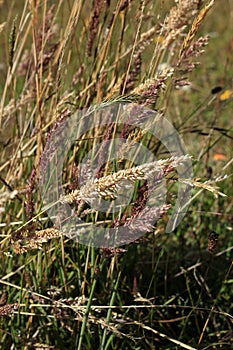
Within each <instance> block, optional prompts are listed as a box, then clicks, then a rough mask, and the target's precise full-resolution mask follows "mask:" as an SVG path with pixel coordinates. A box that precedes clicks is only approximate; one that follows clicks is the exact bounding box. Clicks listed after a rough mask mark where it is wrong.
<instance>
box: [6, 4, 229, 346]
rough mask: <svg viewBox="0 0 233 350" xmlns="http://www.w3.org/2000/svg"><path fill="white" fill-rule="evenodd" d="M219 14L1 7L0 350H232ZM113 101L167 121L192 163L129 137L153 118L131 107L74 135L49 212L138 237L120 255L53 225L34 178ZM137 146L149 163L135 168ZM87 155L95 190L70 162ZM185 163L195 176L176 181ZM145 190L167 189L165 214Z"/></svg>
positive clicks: (224, 75) (204, 7)
mask: <svg viewBox="0 0 233 350" xmlns="http://www.w3.org/2000/svg"><path fill="white" fill-rule="evenodd" d="M224 11H225V13H229V14H230V13H231V12H230V11H232V5H231V3H230V2H228V1H226V2H224V5H219V4H218V2H217V1H214V0H211V1H202V0H193V1H187V0H178V1H175V2H173V1H169V2H164V1H160V2H154V1H150V0H142V1H120V0H119V1H117V0H114V1H106V0H98V1H97V0H94V1H93V2H87V1H86V2H85V1H74V0H71V1H68V2H67V1H64V0H60V1H58V2H54V4H52V3H51V2H50V1H48V0H45V1H29V0H26V1H24V2H23V3H22V4H21V3H20V4H19V3H12V4H10V3H9V2H7V1H0V12H1V14H0V44H1V45H2V47H4V50H2V52H1V53H0V69H1V76H0V91H1V102H0V125H1V130H0V137H1V143H0V152H1V162H0V172H1V175H0V183H1V185H0V186H1V187H0V216H1V222H2V223H1V241H0V249H1V269H0V271H1V276H0V282H1V286H2V290H3V293H2V297H1V299H0V317H1V320H0V322H1V323H0V328H1V330H0V333H1V337H0V346H1V348H2V349H42V348H45V349H49V348H50V349H52V348H54V349H63V348H67V349H78V350H80V349H91V348H92V349H101V350H103V349H155V348H156V349H169V350H170V349H171V350H172V349H178V347H179V348H184V349H208V348H210V347H211V349H227V348H230V347H231V346H232V318H233V316H232V315H231V314H230V312H229V310H230V309H231V306H232V305H231V303H232V301H231V299H232V292H231V288H230V285H231V284H232V275H231V274H232V270H231V268H232V261H231V255H230V254H231V252H232V247H233V242H232V204H233V202H232V186H231V182H232V156H233V154H232V119H231V109H232V108H231V107H232V90H233V86H232V68H231V67H232V55H231V54H232V49H233V44H232V38H231V37H230V34H229V35H227V34H226V31H224V30H223V28H224V25H225V18H226V16H225V13H224ZM216 13H217V14H221V20H219V22H218V23H214V20H215V16H216ZM230 22H231V21H230V19H229V23H230ZM211 23H214V24H213V25H212V24H211ZM215 32H216V33H217V34H216V33H215ZM222 33H224V40H223V39H222V40H221V42H220V36H222ZM214 35H219V37H217V38H216V39H215V38H214ZM218 45H224V46H223V48H224V50H225V53H224V54H223V52H224V50H223V49H221V50H220V49H219V56H220V59H219V61H218V60H217V58H218V57H217V58H216V54H215V52H212V51H211V50H215V47H216V48H218V47H219V46H218ZM211 53H212V54H211ZM197 59H198V60H197ZM200 63H202V64H200ZM219 85H220V87H218V88H216V89H215V86H219ZM211 90H212V93H211ZM120 103H132V106H135V104H138V105H140V107H142V108H143V107H146V106H147V107H149V108H150V109H151V110H152V111H157V112H158V115H159V116H160V117H161V118H164V117H167V118H168V119H169V120H170V121H171V123H172V124H173V125H174V126H175V127H176V129H177V130H178V132H179V134H180V135H181V136H182V137H183V139H184V142H185V145H186V146H187V149H188V153H189V154H190V155H192V157H191V156H188V155H187V154H184V155H183V156H178V155H173V154H169V152H168V150H167V149H166V147H165V146H164V145H163V144H162V143H161V142H160V141H159V140H158V139H157V138H156V137H154V136H153V135H151V134H150V133H148V132H147V131H146V130H142V129H140V128H138V127H134V126H133V125H132V124H133V122H137V123H138V124H137V125H139V124H140V123H143V122H146V118H148V116H149V115H146V113H145V114H144V115H142V116H141V119H140V118H139V116H138V114H137V113H136V114H134V113H133V111H134V110H133V108H134V107H132V113H131V114H130V118H131V119H129V120H128V121H126V122H125V123H124V124H123V125H116V123H114V122H112V120H111V123H109V124H108V125H107V126H101V127H96V125H95V127H93V128H90V129H89V130H88V131H87V132H85V134H83V135H82V136H81V137H80V138H78V139H77V140H75V143H74V144H73V145H72V147H71V148H70V149H69V151H68V153H67V157H66V159H65V163H64V164H63V172H62V182H63V185H62V186H63V191H64V192H63V195H62V196H61V197H59V198H58V202H59V203H69V204H70V205H71V206H72V210H73V211H74V213H76V215H80V217H82V219H83V220H84V221H85V224H86V225H89V226H90V225H92V224H96V225H101V224H104V225H106V226H107V227H109V228H119V227H124V228H125V227H128V226H127V225H131V227H133V230H134V231H133V232H141V233H142V234H141V237H140V238H138V237H137V240H136V241H135V242H131V243H130V244H129V245H127V246H124V247H123V248H115V247H110V248H106V247H105V248H104V247H103V248H102V249H97V248H95V247H91V246H89V247H85V246H83V245H82V244H81V243H80V242H74V241H73V240H71V239H68V238H67V237H66V236H65V235H64V234H63V232H61V230H60V228H59V227H56V226H54V223H53V222H52V220H50V218H48V216H47V215H46V210H45V207H43V205H45V203H43V201H42V198H41V193H40V191H39V183H40V179H41V178H43V176H44V173H43V171H44V169H46V167H47V166H48V165H49V164H50V163H51V162H52V160H53V155H54V147H55V148H56V147H58V146H59V142H58V143H57V144H56V143H53V140H54V135H59V134H58V132H59V131H60V130H62V128H63V127H64V125H66V124H65V123H66V122H67V121H69V120H71V117H72V115H73V113H75V112H76V111H77V110H79V111H81V110H83V109H84V108H87V111H88V110H89V109H88V108H90V107H93V106H94V108H93V110H94V111H95V109H96V110H97V109H98V108H99V109H101V108H102V107H105V106H111V105H114V104H120ZM134 118H135V119H134ZM136 119H137V120H136ZM149 120H150V123H151V119H149ZM74 135H75V134H74ZM114 138H115V139H116V138H123V139H125V140H127V143H126V144H122V145H121V147H120V148H119V149H118V153H117V155H118V156H117V159H115V160H112V158H111V152H110V151H109V150H108V149H107V148H106V146H105V145H106V144H109V145H110V146H112V147H113V141H112V140H114ZM63 141H64V140H63V139H60V142H63ZM139 145H143V147H145V148H146V149H147V150H148V151H149V152H151V154H153V156H154V157H156V158H157V160H156V161H147V158H146V156H145V159H143V160H144V162H143V163H142V164H139V165H138V164H134V161H135V160H136V159H137V152H140V146H139ZM95 147H96V148H95ZM110 148H111V147H110ZM93 149H98V152H96V153H95V152H92V153H91V150H93ZM134 149H135V150H136V151H135V152H134V153H135V154H134V155H133V157H132V159H130V160H128V159H127V156H128V155H129V154H130V152H131V150H134ZM108 152H109V153H108ZM90 154H91V155H92V159H91V160H93V162H94V164H97V168H98V169H97V171H96V178H95V179H92V178H91V174H90V173H89V170H88V169H89V168H88V164H87V166H86V168H85V167H84V168H83V169H82V171H81V170H80V167H79V165H80V163H81V162H82V161H83V159H85V157H86V156H87V155H90ZM219 155H220V156H219ZM191 158H192V160H193V169H194V179H190V178H188V179H186V178H178V176H177V175H176V172H177V168H179V167H182V165H183V163H185V161H187V160H190V159H191ZM106 159H107V161H106V162H105V161H103V160H106ZM81 177H82V186H81V187H80V188H79V185H78V184H79V179H80V178H81ZM151 179H152V180H153V183H154V188H160V187H159V186H161V184H162V182H163V181H165V180H166V187H167V194H166V203H162V204H161V203H160V205H158V206H153V207H150V208H147V210H144V208H145V205H146V203H147V199H148V195H149V194H150V191H152V189H150V188H149V187H148V182H147V181H149V180H151ZM182 184H183V185H184V186H189V187H190V188H191V187H192V194H193V196H192V198H191V199H190V201H189V210H188V212H187V214H186V216H185V217H184V219H183V221H182V223H181V224H180V225H179V226H178V227H177V229H176V231H175V232H174V233H171V234H167V233H165V227H166V224H167V223H168V221H169V217H170V215H171V211H172V208H173V207H174V204H175V202H176V195H177V188H178V187H179V186H182ZM216 184H218V186H219V187H216ZM130 187H133V196H132V199H131V201H130V202H129V203H128V204H127V206H126V208H121V210H120V212H119V213H114V212H113V213H111V212H110V210H109V211H106V212H101V211H100V210H97V209H96V208H92V207H91V206H90V203H91V200H92V199H93V198H94V199H95V198H97V199H100V200H103V199H104V200H106V201H109V203H110V204H109V207H111V203H113V202H114V200H116V199H119V196H120V194H122V193H125V194H127V191H128V190H129V188H130ZM154 188H153V189H154ZM181 188H182V187H181ZM183 188H186V187H183ZM54 190H56V188H54ZM155 202H156V201H155ZM46 204H48V203H46ZM56 204H57V202H56V203H50V205H51V206H53V205H54V207H55V208H56ZM182 205H183V204H182ZM184 207H185V205H184ZM61 215H63V214H62V213H61ZM135 218H137V221H136V223H135V224H134V220H135ZM158 218H160V219H159V220H158ZM156 220H158V221H157V223H156V225H155V221H156ZM129 234H130V233H129Z"/></svg>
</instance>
